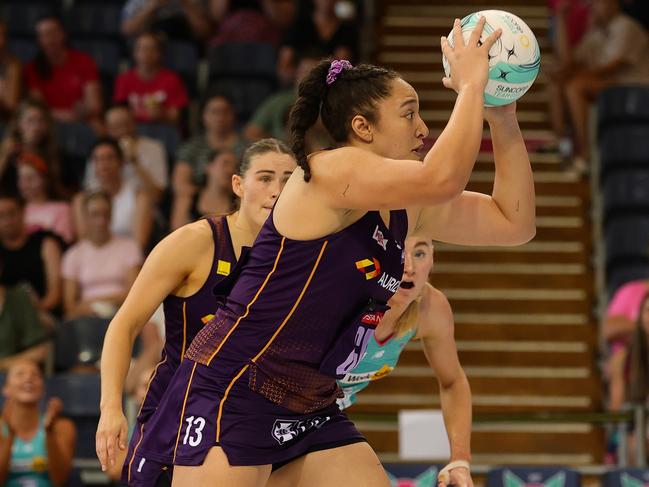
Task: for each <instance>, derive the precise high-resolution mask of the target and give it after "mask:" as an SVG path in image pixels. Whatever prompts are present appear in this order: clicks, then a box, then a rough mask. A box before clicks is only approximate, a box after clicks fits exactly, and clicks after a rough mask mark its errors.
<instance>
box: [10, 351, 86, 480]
mask: <svg viewBox="0 0 649 487" xmlns="http://www.w3.org/2000/svg"><path fill="white" fill-rule="evenodd" d="M2 393H3V395H4V397H5V404H4V408H3V411H2V419H1V420H0V484H2V485H6V486H10V487H15V486H35V487H36V486H42V487H46V486H54V485H67V482H68V479H69V478H70V474H71V472H72V461H73V459H74V449H75V444H76V436H77V433H76V428H75V426H74V423H73V422H72V421H70V420H69V419H67V418H63V417H61V413H62V412H63V403H62V402H61V400H60V399H59V398H56V397H53V398H50V399H49V400H48V401H47V405H46V407H45V412H41V402H42V401H43V398H44V397H45V384H44V382H43V373H42V372H41V370H40V369H39V367H38V365H37V364H36V363H35V362H33V361H29V360H22V361H20V362H17V363H15V364H13V365H12V366H11V368H10V369H9V372H8V373H7V381H6V383H5V385H4V387H3V389H2Z"/></svg>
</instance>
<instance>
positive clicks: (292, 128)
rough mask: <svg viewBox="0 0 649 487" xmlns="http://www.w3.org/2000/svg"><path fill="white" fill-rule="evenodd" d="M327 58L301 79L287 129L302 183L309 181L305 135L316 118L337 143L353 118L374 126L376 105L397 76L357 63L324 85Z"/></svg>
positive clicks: (345, 137) (343, 139)
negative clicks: (360, 118) (362, 118)
mask: <svg viewBox="0 0 649 487" xmlns="http://www.w3.org/2000/svg"><path fill="white" fill-rule="evenodd" d="M330 65H331V59H324V60H322V61H320V63H318V64H317V65H316V66H315V67H314V68H313V69H312V70H311V72H310V73H309V74H308V75H307V76H306V77H305V78H304V79H303V80H302V82H301V83H300V85H299V87H298V98H297V101H296V102H295V104H294V105H293V109H292V110H291V114H290V115H289V120H288V126H289V133H290V138H291V148H292V149H293V152H294V153H295V157H296V160H297V163H298V165H299V166H300V167H301V168H302V170H303V171H304V180H305V181H306V182H309V180H310V179H311V168H310V167H309V163H308V161H307V154H306V150H307V149H306V141H305V139H306V134H307V131H308V130H309V129H310V128H311V127H312V126H313V125H315V123H316V122H317V121H318V118H319V117H320V118H321V119H322V124H323V125H324V127H325V128H326V129H327V132H328V133H329V135H330V136H331V138H332V139H333V140H334V142H336V143H338V144H343V143H345V142H347V141H348V140H349V135H350V131H351V121H352V119H353V118H354V117H355V116H356V115H362V116H364V117H365V118H366V119H367V120H368V121H370V122H372V123H374V122H376V119H377V107H376V102H377V101H379V100H381V99H384V98H387V97H388V96H389V95H390V82H391V81H392V80H393V79H396V78H398V77H399V75H398V74H397V73H396V72H395V71H392V70H391V69H386V68H381V67H378V66H373V65H371V64H360V65H358V66H354V67H352V68H350V69H345V70H343V71H342V72H341V73H340V74H338V76H337V77H336V80H335V82H333V83H331V84H329V85H328V84H327V81H326V80H327V73H328V71H329V67H330Z"/></svg>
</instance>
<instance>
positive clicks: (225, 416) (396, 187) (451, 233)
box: [136, 20, 535, 487]
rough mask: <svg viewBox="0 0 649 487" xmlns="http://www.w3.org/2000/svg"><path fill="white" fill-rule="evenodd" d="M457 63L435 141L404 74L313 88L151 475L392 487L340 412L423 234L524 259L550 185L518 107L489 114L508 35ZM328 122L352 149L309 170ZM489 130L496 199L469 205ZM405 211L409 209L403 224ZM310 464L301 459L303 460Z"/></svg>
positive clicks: (340, 77) (331, 68) (195, 352)
mask: <svg viewBox="0 0 649 487" xmlns="http://www.w3.org/2000/svg"><path fill="white" fill-rule="evenodd" d="M483 25H484V20H481V22H480V23H479V25H478V27H477V28H476V29H475V31H474V33H473V34H472V36H471V37H470V39H469V40H468V42H467V43H465V41H464V40H463V38H462V34H461V30H460V23H459V20H456V22H455V25H454V30H453V35H454V45H455V48H451V47H450V45H449V43H448V42H447V40H446V39H443V40H442V46H443V50H444V53H445V55H446V57H447V58H448V59H449V62H450V63H451V65H452V71H453V78H452V79H445V80H444V84H445V86H447V87H449V88H453V89H455V90H456V91H457V92H458V98H457V100H456V103H455V107H454V110H453V113H452V115H451V118H450V120H449V123H448V125H447V127H446V129H445V130H444V132H443V133H442V134H441V135H440V137H439V138H438V140H437V142H436V144H435V145H434V147H433V148H432V149H431V150H430V151H429V152H428V154H427V155H426V156H425V157H424V160H423V163H419V162H415V161H417V159H418V156H417V150H418V149H420V148H421V146H422V139H423V138H424V137H425V136H426V135H427V133H428V130H427V128H426V126H425V124H424V123H423V121H422V120H421V118H420V116H419V111H418V108H419V107H418V98H417V94H416V92H415V91H414V89H413V88H412V86H410V85H409V84H408V83H406V82H405V81H404V80H403V79H401V78H400V77H399V76H398V75H397V74H396V73H394V72H393V71H390V70H386V69H383V68H379V67H375V66H369V65H361V66H357V67H352V66H351V65H350V64H349V63H347V62H343V61H332V62H329V61H324V62H322V63H320V64H319V65H318V66H316V67H315V68H314V69H313V70H312V72H311V73H310V74H309V75H308V76H307V77H306V78H305V79H304V80H303V81H302V82H301V84H300V87H299V91H298V95H299V96H298V100H297V101H296V104H295V106H294V108H293V110H292V112H291V116H290V120H289V125H290V127H291V135H292V140H293V150H294V152H295V153H296V156H297V159H298V164H299V166H300V168H299V169H298V170H296V171H295V172H294V173H293V175H292V176H291V178H290V179H289V181H288V182H287V184H286V187H285V189H284V192H283V193H282V196H281V198H279V199H278V201H277V203H276V205H275V207H274V209H273V211H272V212H271V215H270V218H268V220H267V221H266V223H265V224H264V226H263V227H262V230H261V232H260V234H259V236H258V238H257V240H256V241H255V244H254V245H253V248H252V249H251V252H250V255H249V259H248V261H247V263H246V265H244V266H243V269H242V271H241V274H240V276H239V277H238V280H237V282H236V283H235V285H234V287H233V289H232V291H231V293H230V295H229V297H228V299H227V301H226V303H225V304H224V306H223V307H221V308H220V309H219V311H217V313H216V316H215V317H214V319H213V320H212V321H211V322H210V323H208V324H207V325H206V326H205V327H204V328H203V329H202V330H201V331H200V332H199V333H198V334H197V335H196V338H195V339H194V341H193V342H192V344H191V345H190V347H189V348H188V350H187V353H186V355H185V357H186V360H184V361H183V362H182V363H181V365H180V366H179V368H178V370H177V372H176V374H175V376H174V378H173V379H172V381H171V382H170V384H169V388H168V389H167V391H166V392H165V395H164V397H163V398H162V400H161V402H160V405H159V406H158V409H157V410H156V412H155V413H154V414H153V415H152V416H151V418H150V419H149V421H148V423H147V430H146V432H145V435H144V436H143V441H142V442H141V444H140V449H139V451H138V454H137V455H136V462H144V463H146V462H147V461H149V460H154V461H159V459H158V458H157V457H156V453H155V452H156V451H158V450H160V449H162V450H163V451H164V450H171V451H173V462H174V465H175V467H174V479H173V483H174V485H179V486H190V485H191V486H195V485H236V486H238V487H239V486H242V487H246V486H263V485H265V483H266V481H267V480H268V478H269V476H270V473H271V470H272V468H273V466H275V467H279V466H281V465H284V464H287V463H290V462H291V461H295V460H296V459H300V460H299V462H300V468H298V469H295V473H294V478H293V479H292V480H291V485H296V486H299V485H304V486H307V485H308V486H309V487H313V486H315V487H318V486H325V485H327V486H329V485H335V484H337V483H338V484H341V485H343V484H345V485H355V486H356V485H357V486H363V485H367V486H381V485H383V486H387V485H389V482H388V479H387V477H386V475H385V472H384V471H383V469H382V468H381V465H380V462H379V461H378V458H377V456H376V454H375V453H374V452H373V450H372V449H371V447H370V446H369V445H368V444H367V443H366V442H365V441H364V438H363V437H362V436H361V435H360V434H359V433H358V431H357V430H356V429H355V428H354V426H353V424H352V423H351V422H350V421H349V420H348V419H347V418H346V416H345V414H344V413H343V412H341V411H340V409H339V408H338V406H337V405H336V398H337V397H338V396H339V389H338V386H337V384H336V378H338V377H343V376H344V374H345V373H347V372H348V371H349V370H351V369H352V368H353V367H354V366H355V365H356V363H357V362H358V359H359V356H360V355H362V352H363V349H364V347H365V345H366V344H367V340H368V339H369V338H370V337H371V333H367V332H366V330H365V328H367V327H372V324H374V326H375V325H376V323H378V321H379V318H380V315H381V314H382V312H383V311H385V309H386V305H385V303H386V302H387V300H388V299H389V298H390V296H391V295H392V294H393V293H394V292H395V291H396V290H397V289H398V287H399V285H400V280H401V275H402V272H403V256H404V250H403V249H404V240H405V238H406V235H407V233H409V232H410V233H415V232H416V233H417V234H419V235H423V236H425V237H426V238H427V239H428V238H430V239H438V240H444V241H449V242H456V243H463V244H492V245H515V244H520V243H523V242H527V241H528V240H529V239H531V238H532V237H533V235H534V233H535V222H534V214H535V204H534V184H533V178H532V173H531V168H530V164H529V158H528V156H527V151H526V149H525V144H524V141H523V138H522V135H521V133H520V129H519V127H518V122H517V119H516V111H515V109H516V107H515V106H514V105H512V106H509V107H506V108H498V109H490V110H489V111H484V108H483V90H484V86H485V83H486V79H487V69H488V68H487V65H488V59H487V58H488V50H489V48H490V47H491V46H492V45H493V43H494V42H495V41H496V39H497V38H498V36H499V33H495V34H494V35H492V36H491V37H490V38H488V39H487V40H486V42H485V43H484V44H482V45H479V43H478V41H479V38H480V35H481V32H482V28H483ZM319 117H321V119H322V122H323V124H324V126H325V128H326V129H327V131H328V132H329V134H330V135H331V136H332V138H333V139H334V141H335V142H336V143H337V145H338V147H337V148H336V149H333V150H327V151H322V152H318V153H316V154H313V155H311V157H309V158H307V156H306V153H305V145H304V139H305V135H306V132H307V131H308V130H309V129H310V128H311V127H312V126H313V125H314V124H315V123H316V121H317V120H318V118H319ZM483 117H486V118H487V121H488V122H489V125H490V128H491V131H492V139H493V142H494V151H495V159H496V181H495V184H494V190H493V193H492V195H491V196H488V195H483V194H476V193H471V192H464V191H463V189H464V187H465V186H466V183H467V181H468V178H469V175H470V172H471V169H472V167H473V163H474V161H475V158H476V156H477V153H478V150H479V146H480V141H481V138H482V124H483ZM402 208H408V210H404V209H402ZM301 457H303V458H301Z"/></svg>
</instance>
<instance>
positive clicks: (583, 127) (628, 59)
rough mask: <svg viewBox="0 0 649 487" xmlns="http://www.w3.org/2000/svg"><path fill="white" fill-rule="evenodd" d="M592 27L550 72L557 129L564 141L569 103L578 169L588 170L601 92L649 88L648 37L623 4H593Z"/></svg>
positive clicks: (613, 0) (609, 0)
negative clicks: (593, 109) (592, 116)
mask: <svg viewBox="0 0 649 487" xmlns="http://www.w3.org/2000/svg"><path fill="white" fill-rule="evenodd" d="M592 16H593V20H592V24H591V26H590V28H589V29H588V31H587V32H586V33H585V35H584V37H583V39H582V40H581V42H580V43H579V45H578V46H577V48H576V49H575V50H570V49H565V50H564V53H565V57H564V59H563V60H562V61H563V64H561V65H559V67H558V68H557V69H555V70H554V71H551V72H550V76H551V79H552V81H553V82H552V83H551V84H550V90H551V103H553V104H554V105H553V112H552V113H553V128H554V130H555V133H556V137H557V139H561V138H564V137H565V135H566V134H565V132H564V130H565V124H564V120H563V113H564V106H565V105H564V103H565V104H566V105H567V107H568V111H569V114H570V120H571V122H572V127H573V130H574V142H575V145H576V151H575V155H576V157H575V159H574V161H573V166H574V169H575V170H577V171H579V172H586V171H587V170H588V168H589V166H588V161H589V158H590V150H589V149H590V148H589V145H588V111H589V107H590V103H591V102H593V101H594V100H595V99H596V98H597V95H599V93H600V92H601V91H602V90H604V89H605V88H607V87H609V86H612V85H620V84H649V56H647V52H649V34H648V33H647V32H646V31H645V30H644V29H643V27H642V26H641V25H640V24H639V23H638V22H636V21H635V20H634V19H632V18H631V17H629V16H628V15H626V14H624V13H622V11H621V9H620V5H619V4H618V0H593V3H592Z"/></svg>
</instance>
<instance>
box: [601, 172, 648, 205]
mask: <svg viewBox="0 0 649 487" xmlns="http://www.w3.org/2000/svg"><path fill="white" fill-rule="evenodd" d="M647 169H649V168H647ZM647 169H642V168H637V167H636V168H633V169H626V170H619V171H611V172H610V173H608V174H607V176H606V178H605V179H604V181H602V200H603V206H604V214H605V216H606V217H609V216H610V215H611V214H612V213H614V214H617V213H618V212H621V211H626V212H628V211H644V212H649V170H647ZM648 214H649V213H648Z"/></svg>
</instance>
